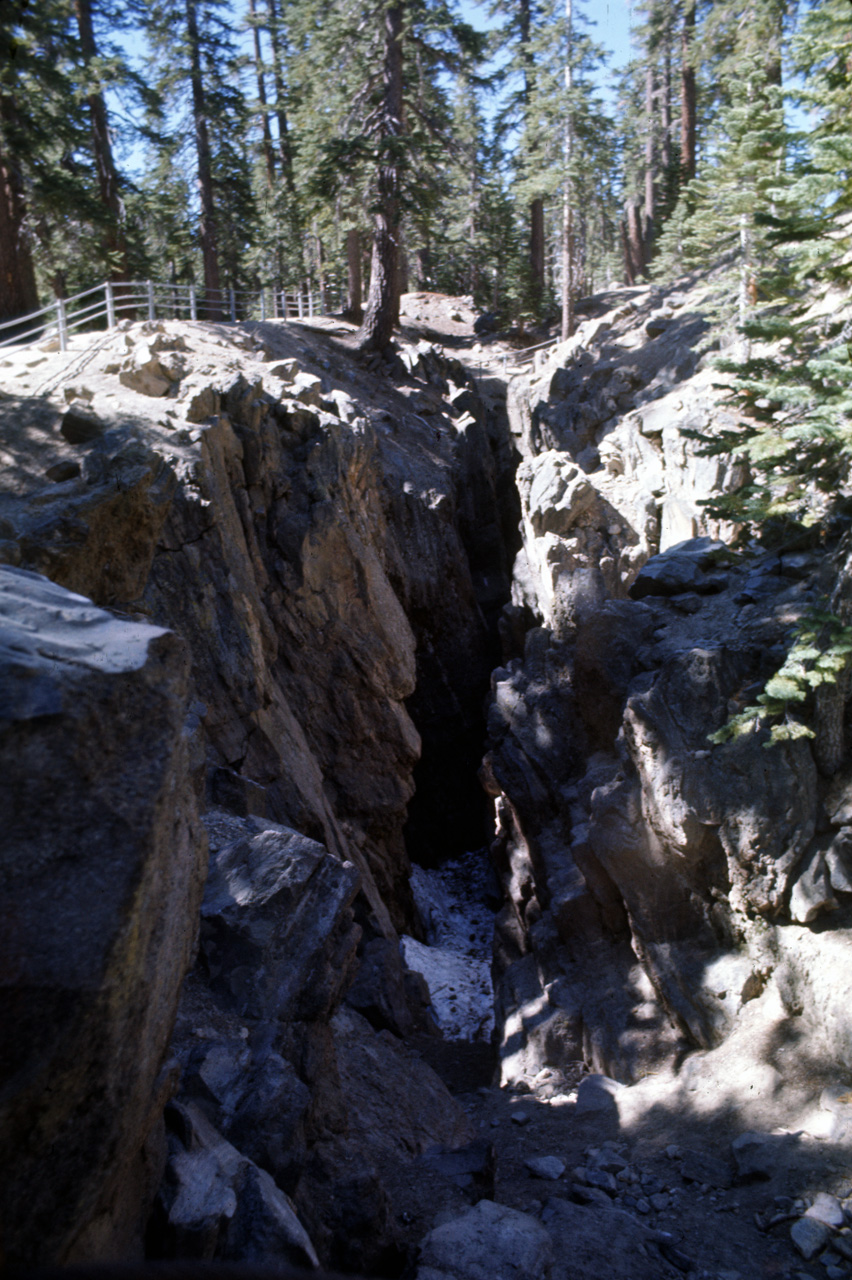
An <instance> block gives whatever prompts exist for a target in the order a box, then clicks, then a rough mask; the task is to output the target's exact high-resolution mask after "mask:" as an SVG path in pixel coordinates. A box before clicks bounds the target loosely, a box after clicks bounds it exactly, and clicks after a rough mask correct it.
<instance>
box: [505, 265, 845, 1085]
mask: <svg viewBox="0 0 852 1280" xmlns="http://www.w3.org/2000/svg"><path fill="white" fill-rule="evenodd" d="M701 292H702V291H701V289H699V290H698V291H697V292H693V293H692V294H688V295H687V294H682V295H679V296H678V295H675V296H669V297H668V298H667V299H666V298H664V299H663V301H664V303H665V310H666V316H665V320H666V323H665V324H657V323H656V320H655V317H659V314H660V311H659V307H658V306H657V303H658V301H659V299H655V298H654V297H653V295H648V294H647V293H645V294H642V293H638V294H637V295H636V296H635V298H634V299H633V300H632V302H631V303H630V304H629V305H628V307H622V308H621V309H617V310H613V311H610V312H608V313H606V314H603V315H598V316H597V317H596V318H594V319H590V320H587V321H586V322H585V323H584V324H583V325H582V326H581V327H580V329H579V331H578V334H577V335H576V337H575V338H574V339H572V340H571V342H570V343H569V344H563V346H562V347H560V348H557V349H556V352H555V354H554V356H553V358H552V359H551V362H550V363H549V364H548V365H547V366H546V367H545V368H544V369H543V370H540V371H538V373H536V374H535V375H534V376H533V377H532V378H531V379H526V378H519V379H516V380H515V382H513V383H512V384H511V386H510V393H509V404H510V418H511V423H512V429H513V431H514V433H515V435H516V437H517V439H518V441H519V444H520V447H521V449H522V452H523V453H524V461H523V462H522V464H521V467H520V469H519V488H520V492H521V497H522V501H523V510H524V515H523V530H524V547H523V549H522V552H521V553H520V555H519V557H518V562H517V565H516V571H515V587H514V605H513V608H512V610H510V611H509V615H508V620H507V625H506V627H505V628H504V635H505V636H507V637H512V636H514V637H517V629H516V620H517V619H519V618H521V617H522V616H523V617H526V618H528V619H529V618H532V619H533V620H537V621H538V622H539V623H541V624H543V625H541V626H539V627H533V628H532V629H531V630H528V631H527V633H526V636H525V640H524V650H523V656H521V655H520V654H519V653H518V649H517V641H515V644H516V647H515V648H514V650H512V648H511V647H510V654H511V655H512V656H511V660H510V661H509V662H508V664H507V665H506V666H505V667H503V668H501V669H498V670H497V671H496V672H495V673H494V675H493V679H492V706H491V711H490V716H489V733H490V737H491V743H492V746H491V751H490V753H489V756H488V759H487V761H486V766H485V770H484V774H483V777H484V780H485V782H486V785H487V786H488V787H489V789H490V790H491V792H492V794H493V795H494V796H495V797H496V802H497V808H498V815H499V825H498V841H497V844H496V846H495V853H496V856H497V857H498V860H499V862H500V864H501V867H502V877H503V881H504V884H505V886H506V891H507V898H508V903H509V905H507V907H506V908H505V909H504V912H503V915H502V923H501V926H500V929H499V931H498V947H497V962H498V967H499V968H500V969H501V970H502V972H503V978H502V982H501V987H500V994H499V997H498V1012H499V1015H500V1017H501V1020H502V1041H503V1049H502V1056H503V1068H502V1070H503V1078H504V1079H506V1080H517V1079H519V1078H525V1079H529V1078H532V1077H533V1076H534V1075H535V1073H536V1071H538V1070H539V1069H540V1067H542V1066H543V1065H549V1066H560V1065H564V1064H565V1063H567V1062H570V1061H572V1060H577V1059H580V1058H582V1059H585V1061H586V1062H587V1063H588V1064H589V1065H591V1066H593V1067H594V1068H595V1069H597V1070H603V1071H606V1072H608V1073H609V1074H612V1075H615V1076H616V1077H617V1078H619V1079H632V1078H635V1077H636V1076H637V1075H639V1074H643V1073H644V1072H646V1071H647V1070H649V1069H656V1068H659V1067H660V1066H661V1065H662V1064H663V1063H665V1062H667V1061H669V1062H670V1061H673V1060H674V1058H675V1056H677V1055H682V1054H683V1053H684V1052H685V1051H688V1050H689V1049H690V1048H691V1049H695V1048H703V1049H705V1050H706V1049H710V1048H711V1047H713V1046H715V1045H718V1044H719V1043H720V1042H722V1041H724V1040H725V1038H726V1037H727V1036H729V1035H731V1034H732V1033H733V1032H734V1031H735V1030H736V1028H737V1025H738V1022H739V1020H740V1019H741V1018H742V1016H743V1010H744V1009H745V1006H746V1005H748V1004H749V1003H750V1002H752V1001H757V1000H761V999H765V1001H766V1008H767V1020H768V1021H767V1026H768V1025H769V1023H770V1022H771V1023H772V1024H773V1025H776V1023H777V1019H776V1018H775V1012H774V1010H775V1005H774V1004H773V1001H776V1000H777V999H778V997H779V995H780V997H781V1000H782V1002H783V1006H784V1007H785V1008H786V1010H787V1012H788V1014H789V1015H790V1017H792V1018H793V1019H796V1020H798V1024H797V1025H795V1026H794V1025H792V1024H791V1026H790V1028H789V1030H788V1031H787V1032H780V1040H779V1045H780V1044H781V1043H783V1042H784V1041H785V1039H789V1037H791V1036H792V1037H794V1038H795V1037H798V1036H799V1035H802V1034H806V1035H807V1036H809V1037H814V1039H813V1040H811V1043H812V1044H813V1043H816V1042H817V1040H818V1042H819V1043H820V1044H822V1046H823V1049H824V1051H825V1053H826V1060H827V1061H828V1060H830V1059H832V1058H834V1059H835V1060H836V1061H839V1062H840V1063H842V1064H843V1065H844V1066H847V1067H848V1065H849V1064H850V1062H852V1059H850V1057H849V1051H848V1043H849V1041H848V1039H846V1040H845V1041H844V1037H847V1036H848V1032H849V1030H850V1027H849V1023H848V1019H847V1017H846V1015H843V1014H841V1013H840V1011H839V1010H838V1009H837V1008H836V1007H834V1005H833V1004H832V1002H831V998H830V997H829V996H828V991H827V988H828V987H829V986H830V985H831V983H830V982H828V981H827V979H826V977H825V974H826V973H827V968H828V967H830V968H831V969H832V970H833V971H834V972H836V961H835V959H833V958H832V957H833V956H834V953H835V951H839V953H840V954H842V955H844V956H846V957H847V959H846V960H845V961H844V965H845V964H848V955H849V946H850V938H852V935H850V933H849V924H850V921H852V915H850V905H852V898H850V897H849V896H848V894H849V890H848V889H846V888H845V886H846V885H847V884H848V883H849V881H848V880H847V876H848V871H847V857H848V854H847V852H846V850H847V843H846V842H847V838H848V832H847V828H846V827H845V825H844V824H845V823H846V821H847V820H848V815H847V814H846V812H845V809H844V808H843V802H842V801H840V802H839V803H838V800H837V799H834V798H835V797H838V798H839V797H840V796H841V795H845V788H846V782H845V777H846V775H845V773H844V771H843V770H844V768H846V767H847V766H846V765H845V764H842V763H841V762H842V761H844V760H847V759H848V756H846V754H845V731H844V729H843V727H842V723H843V699H844V696H845V690H844V686H843V683H842V682H841V685H840V686H834V687H833V691H832V693H831V694H830V695H826V697H825V700H824V701H821V700H820V699H819V698H817V700H816V705H815V709H814V722H813V728H814V731H815V734H816V737H815V739H814V740H812V741H810V740H807V739H802V738H799V739H797V740H792V741H788V742H785V743H781V744H779V745H777V746H773V747H772V748H771V749H770V750H767V749H765V747H766V741H767V731H766V730H765V729H764V730H761V731H759V732H754V733H751V734H747V735H744V736H741V737H739V738H737V739H735V740H733V741H730V742H727V743H725V744H724V745H715V746H714V745H712V744H711V742H710V741H709V735H710V734H712V733H714V732H715V731H717V730H719V729H720V728H722V726H723V725H725V723H726V722H727V721H728V719H729V717H730V716H731V715H733V714H735V713H736V712H737V711H739V710H741V709H742V708H743V707H744V706H747V705H749V704H750V703H753V702H754V699H755V697H756V695H757V694H759V693H760V691H761V689H762V688H763V685H764V684H765V682H766V680H767V679H768V678H769V677H770V676H771V675H772V674H773V673H774V672H775V671H776V670H777V669H778V667H779V666H780V665H781V662H782V661H783V658H784V656H785V653H786V651H787V649H788V647H789V645H790V643H791V635H792V632H793V628H794V626H795V624H796V622H797V621H798V620H800V619H801V618H802V617H803V616H804V615H805V614H806V613H807V611H808V609H809V608H813V607H815V606H816V605H817V604H818V603H819V602H821V601H822V602H825V601H826V600H828V599H830V598H831V597H832V596H833V598H834V603H833V608H834V609H835V611H837V612H839V613H840V614H841V615H842V616H846V615H847V614H848V604H847V602H846V588H845V586H844V583H845V582H846V580H847V576H848V567H847V561H846V557H847V555H848V551H844V550H842V549H841V551H840V552H839V553H838V557H839V558H838V557H832V555H830V554H826V553H825V552H823V551H814V552H810V553H807V552H806V553H801V552H797V553H795V554H791V553H788V554H780V555H779V554H777V553H775V554H769V553H759V552H752V553H748V554H745V555H742V556H739V555H735V554H732V553H731V552H730V551H729V550H728V548H727V546H726V542H727V541H730V538H731V534H732V533H733V532H734V530H733V529H730V528H726V527H724V526H720V525H718V524H716V523H714V522H713V521H711V520H708V518H707V517H706V516H705V515H704V514H703V511H702V507H701V500H702V499H703V498H705V497H709V496H710V495H711V494H714V495H715V494H718V493H719V492H720V491H721V492H723V491H724V490H726V489H727V488H730V487H732V486H736V485H737V484H739V483H741V482H742V480H743V479H744V477H745V472H744V469H743V467H742V466H741V465H740V464H738V462H737V461H736V459H731V458H726V457H725V456H724V455H721V456H719V457H706V456H703V455H702V453H701V442H700V440H699V439H697V438H696V434H695V433H699V434H700V436H702V437H703V438H704V439H712V437H713V435H714V434H715V433H717V432H719V431H721V430H724V429H726V428H727V427H729V426H730V424H731V416H730V411H729V410H728V408H727V407H726V405H725V403H724V400H723V399H722V395H723V389H722V388H720V387H719V386H716V385H714V384H717V383H719V381H720V375H719V374H718V373H716V372H715V371H713V370H712V368H704V367H703V365H702V362H701V361H700V359H699V357H700V348H701V341H702V335H703V334H704V332H706V326H705V325H704V322H703V321H702V320H701V317H700V315H699V314H698V313H697V312H696V310H695V306H696V302H698V301H701ZM655 306H656V310H655V309H654V308H655ZM649 313H650V315H649ZM838 567H839V573H840V576H839V578H838ZM513 626H514V628H515V629H514V630H513ZM827 736H832V738H833V741H834V743H835V748H834V750H833V752H829V751H827V749H826V747H825V746H824V745H823V744H824V743H825V740H826V738H827ZM838 768H839V772H838ZM829 912H832V913H833V914H832V915H831V917H828V916H827V913H829ZM817 919H819V921H820V923H821V924H822V923H823V922H828V920H829V919H830V921H831V923H832V924H833V925H834V926H835V928H834V930H833V932H832V933H831V935H830V941H826V935H825V934H823V935H821V939H820V941H819V943H817V940H816V938H815V937H814V936H813V935H810V934H809V933H808V931H807V929H804V930H803V929H801V928H798V927H797V925H807V924H810V923H811V922H813V921H814V920H817ZM818 952H822V954H823V959H822V960H818V959H817V953H818ZM794 992H795V993H796V994H793V993H794ZM838 1019H839V1024H842V1027H843V1028H844V1029H843V1030H842V1031H839V1032H836V1031H835V1027H837V1026H838V1025H839V1024H838ZM778 1034H779V1029H778V1027H777V1026H776V1035H778ZM844 1046H845V1047H844Z"/></svg>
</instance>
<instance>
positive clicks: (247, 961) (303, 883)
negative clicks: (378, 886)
mask: <svg viewBox="0 0 852 1280" xmlns="http://www.w3.org/2000/svg"><path fill="white" fill-rule="evenodd" d="M208 827H209V829H210V832H211V856H210V875H209V878H208V881H207V887H206V889H205V893H204V902H203V904H202V909H201V919H202V926H201V947H202V951H203V952H204V954H205V956H206V957H207V965H208V970H209V972H210V974H211V988H212V989H213V990H214V991H215V992H217V993H219V995H220V996H222V997H223V998H224V999H225V1000H227V1001H228V1002H229V1003H230V1004H231V1006H232V1007H233V1008H234V1009H235V1011H236V1012H237V1013H239V1014H240V1016H243V1017H253V1018H266V1017H278V1018H281V1019H290V1018H292V1019H308V1020H311V1019H314V1018H316V1017H318V1016H319V1014H320V1012H321V1011H325V1012H326V1014H327V1013H328V1012H329V1011H330V1010H331V1009H332V1008H333V1007H334V1006H335V1005H336V1003H337V1001H338V1000H339V998H340V996H341V995H342V993H343V991H345V989H346V986H347V985H348V982H349V981H351V977H352V974H353V972H354V969H355V964H356V960H355V947H356V944H357V940H358V931H357V929H356V928H355V926H354V925H353V924H352V918H351V912H350V906H351V903H352V900H353V899H354V897H355V895H356V893H357V892H358V889H359V888H360V883H361V882H360V878H359V876H358V873H357V872H356V871H355V868H354V867H352V866H351V865H349V864H346V863H341V862H339V861H338V860H337V859H335V858H332V857H331V856H330V855H329V854H328V853H327V851H326V850H325V848H324V847H323V846H322V845H321V844H319V843H318V842H317V841H315V840H309V839H308V837H307V836H303V835H302V834H301V833H300V832H298V831H293V830H292V829H291V828H288V827H283V826H281V825H279V824H277V823H274V822H268V821H267V820H266V819H263V818H258V817H249V818H245V819H242V820H241V819H238V818H235V817H230V816H228V817H225V816H224V815H223V816H221V817H216V816H215V815H214V816H213V817H211V818H208ZM338 935H342V936H338ZM342 937H345V938H346V939H348V945H341V942H342Z"/></svg>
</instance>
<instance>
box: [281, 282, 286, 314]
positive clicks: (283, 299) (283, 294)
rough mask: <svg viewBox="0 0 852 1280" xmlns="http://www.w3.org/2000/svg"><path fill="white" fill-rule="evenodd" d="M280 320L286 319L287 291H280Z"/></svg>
mask: <svg viewBox="0 0 852 1280" xmlns="http://www.w3.org/2000/svg"><path fill="white" fill-rule="evenodd" d="M281 319H282V320H286V319H287V290H286V289H282V290H281Z"/></svg>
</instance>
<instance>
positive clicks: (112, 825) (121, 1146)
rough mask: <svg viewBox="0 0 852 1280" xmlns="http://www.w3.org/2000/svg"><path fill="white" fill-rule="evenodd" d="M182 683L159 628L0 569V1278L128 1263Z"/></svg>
mask: <svg viewBox="0 0 852 1280" xmlns="http://www.w3.org/2000/svg"><path fill="white" fill-rule="evenodd" d="M188 674H189V668H188V661H187V653H186V647H185V646H184V644H183V643H182V642H181V641H180V640H179V639H178V637H176V636H175V635H173V634H171V633H170V632H168V631H166V630H165V629H164V628H162V627H152V626H147V625H142V624H139V623H132V622H126V621H120V620H119V619H118V618H116V617H115V616H114V615H112V614H110V613H107V612H105V611H104V610H102V609H97V608H95V607H94V606H93V605H92V604H91V603H90V602H89V601H88V600H86V599H83V598H82V597H81V596H79V595H74V594H72V593H71V592H69V591H66V590H65V589H64V588H62V587H60V586H56V585H55V584H53V583H51V582H48V581H47V580H46V579H45V578H42V577H40V576H39V575H38V574H34V573H28V572H25V571H23V570H16V569H11V568H7V567H4V566H0V828H2V831H3V840H2V852H0V916H2V919H3V920H5V921H7V922H9V923H8V925H7V927H5V928H4V929H3V930H2V932H0V971H2V974H3V1008H4V1013H3V1036H2V1041H1V1042H0V1098H2V1102H0V1147H2V1150H3V1176H2V1179H0V1216H2V1220H3V1223H4V1240H3V1247H4V1251H5V1255H6V1258H7V1260H8V1262H9V1263H10V1264H18V1265H21V1266H32V1265H34V1264H36V1263H48V1262H56V1261H60V1260H66V1259H68V1260H70V1258H72V1257H78V1258H80V1257H83V1258H91V1257H97V1256H109V1257H116V1256H122V1255H128V1254H130V1253H132V1252H133V1250H134V1249H137V1248H139V1247H140V1245H139V1239H140V1237H141V1233H142V1231H143V1229H144V1220H145V1217H146V1216H147V1212H148V1207H149V1205H150V1203H151V1200H152V1199H153V1196H154V1193H155V1191H156V1186H154V1185H151V1180H152V1176H153V1178H156V1177H157V1173H156V1169H157V1163H158V1159H159V1153H160V1152H161V1151H162V1146H163V1141H164V1139H163V1136H162V1134H163V1131H162V1118H161V1117H162V1108H163V1105H164V1103H165V1101H166V1099H167V1097H168V1096H169V1093H170V1092H171V1090H172V1089H173V1088H174V1084H175V1075H176V1071H175V1070H174V1069H172V1068H169V1067H167V1068H166V1069H163V1060H164V1057H165V1052H166V1048H167V1045H168V1040H169V1036H170V1034H171V1029H172V1025H173V1022H174V1017H175V1011H176V1008H177V1001H178V995H179V992H180V987H181V983H182V981H183V977H184V975H185V973H186V970H187V968H188V965H189V962H190V958H191V955H192V950H193V946H194V942H195V931H196V923H195V922H196V919H197V914H196V913H197V911H198V906H199V903H200V898H201V891H202V885H203V878H204V873H205V869H206V840H205V838H204V834H203V829H202V828H201V825H200V823H199V821H198V816H197V808H196V798H195V794H194V791H193V787H192V783H191V777H190V756H189V741H188V739H186V738H185V737H184V722H185V717H186V713H187V706H188V702H189V683H188ZM47 1099H49V1100H50V1101H49V1106H48V1105H47V1102H46V1100H47ZM35 1116H38V1123H35V1121H34V1120H32V1119H30V1120H27V1119H26V1118H27V1117H30V1118H32V1117H35ZM72 1240H73V1241H74V1243H73V1246H72Z"/></svg>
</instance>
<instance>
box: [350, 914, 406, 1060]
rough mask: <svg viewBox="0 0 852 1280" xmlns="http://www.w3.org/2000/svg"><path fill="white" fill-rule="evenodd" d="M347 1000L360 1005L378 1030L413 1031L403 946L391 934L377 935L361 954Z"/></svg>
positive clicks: (402, 1034) (359, 1010) (361, 1009)
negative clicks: (401, 952)
mask: <svg viewBox="0 0 852 1280" xmlns="http://www.w3.org/2000/svg"><path fill="white" fill-rule="evenodd" d="M346 1003H347V1004H348V1005H350V1006H351V1007H352V1008H353V1009H357V1010H358V1012H359V1013H360V1014H362V1015H363V1016H364V1017H365V1018H366V1019H367V1021H368V1022H369V1023H371V1025H372V1026H374V1027H375V1028H376V1030H377V1031H382V1030H384V1029H387V1030H388V1031H393V1032H394V1033H395V1034H396V1035H398V1036H406V1035H409V1034H410V1032H411V1031H412V1030H413V1027H414V1023H413V1019H412V1016H411V1012H410V1010H409V1008H408V1001H407V999H406V994H405V977H404V971H403V963H402V959H401V957H400V954H399V947H398V946H396V945H395V944H394V943H392V942H390V941H388V939H387V938H373V939H372V940H371V941H370V942H368V943H367V944H366V946H365V947H364V950H363V952H362V954H361V963H360V965H359V968H358V972H357V975H356V977H355V981H354V983H353V984H352V986H351V987H350V989H349V992H348V994H347V996H346Z"/></svg>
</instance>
